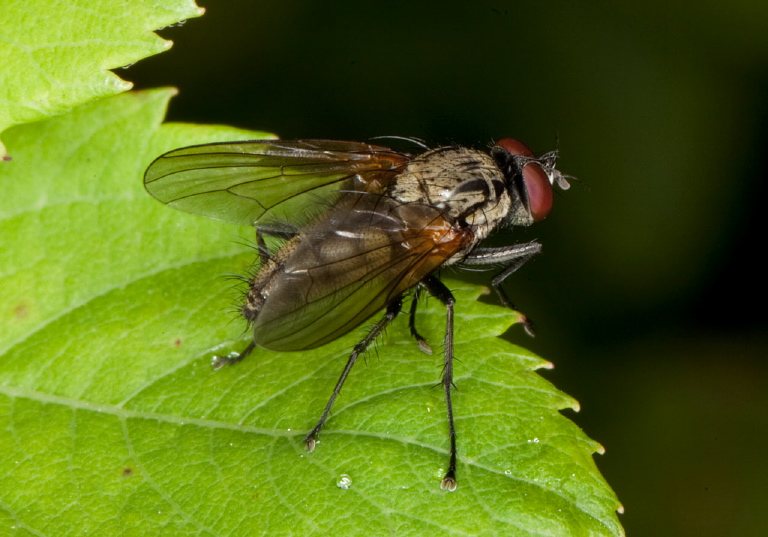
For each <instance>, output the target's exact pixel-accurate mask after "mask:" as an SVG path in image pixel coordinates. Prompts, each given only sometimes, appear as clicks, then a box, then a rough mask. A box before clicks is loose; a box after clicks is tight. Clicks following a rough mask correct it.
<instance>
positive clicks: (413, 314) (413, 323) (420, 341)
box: [408, 286, 432, 354]
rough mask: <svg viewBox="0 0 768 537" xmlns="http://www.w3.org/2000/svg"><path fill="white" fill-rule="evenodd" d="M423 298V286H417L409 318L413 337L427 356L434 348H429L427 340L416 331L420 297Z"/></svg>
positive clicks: (409, 326)
mask: <svg viewBox="0 0 768 537" xmlns="http://www.w3.org/2000/svg"><path fill="white" fill-rule="evenodd" d="M420 296H421V286H417V287H416V289H415V290H414V292H413V302H411V314H410V316H409V317H408V328H409V329H410V330H411V335H412V336H413V338H414V339H415V340H416V342H417V343H418V344H419V348H420V349H421V350H422V352H424V353H426V354H432V347H430V346H429V343H427V340H426V339H424V338H423V337H422V336H421V334H419V332H418V331H417V330H416V309H417V308H418V306H419V297H420Z"/></svg>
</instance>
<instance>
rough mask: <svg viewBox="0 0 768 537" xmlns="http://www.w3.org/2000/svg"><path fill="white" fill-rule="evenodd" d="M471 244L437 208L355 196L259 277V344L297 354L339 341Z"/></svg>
mask: <svg viewBox="0 0 768 537" xmlns="http://www.w3.org/2000/svg"><path fill="white" fill-rule="evenodd" d="M467 240H468V238H467V237H466V235H465V233H463V232H461V231H457V230H455V229H454V228H453V227H452V226H451V225H450V223H448V222H447V221H446V220H445V219H444V218H442V216H441V214H440V211H438V210H437V209H435V208H434V207H429V206H426V205H419V204H401V203H400V202H398V201H396V200H393V199H392V198H389V197H386V196H380V195H375V194H366V193H356V194H348V195H346V196H344V197H343V198H342V199H341V200H340V201H339V202H338V203H337V204H336V205H335V206H334V208H333V209H332V210H331V211H329V212H328V213H327V214H326V215H325V216H324V217H323V218H322V219H320V220H319V221H317V222H316V223H315V224H314V225H313V226H311V227H310V228H309V229H308V230H307V231H306V232H305V233H303V234H302V235H301V236H299V237H296V238H294V239H293V240H291V241H290V242H289V243H288V244H287V245H286V246H288V250H289V251H287V252H284V250H280V251H279V252H278V253H277V254H276V255H275V257H274V259H273V260H272V261H271V263H273V264H272V266H267V267H265V269H266V270H267V272H262V273H261V274H259V276H257V278H256V280H255V282H254V286H252V288H251V291H250V293H253V294H254V298H253V305H254V306H257V311H256V315H255V318H254V319H253V330H254V341H255V342H256V343H257V344H258V345H260V346H262V347H266V348H268V349H273V350H280V351H293V350H302V349H309V348H313V347H317V346H320V345H323V344H325V343H328V342H330V341H332V340H334V339H337V338H338V337H340V336H342V335H344V334H345V333H347V332H349V331H350V330H352V329H354V328H355V327H357V326H358V325H359V324H361V323H362V322H363V321H365V320H366V319H367V318H369V317H370V316H371V315H373V314H374V313H376V312H377V311H379V310H381V309H382V308H384V307H386V306H387V304H389V302H391V301H392V300H393V299H394V298H396V297H397V296H399V295H400V294H402V293H403V292H404V291H406V290H408V289H409V288H411V287H413V286H415V285H416V284H417V283H418V282H419V281H420V280H421V279H422V278H424V277H426V276H427V275H428V274H430V273H431V272H432V271H434V270H435V269H436V268H437V267H438V266H439V265H440V264H442V263H443V262H444V261H445V260H446V259H448V258H449V257H450V255H452V254H453V253H455V252H456V251H459V250H460V249H461V248H462V247H463V246H464V245H465V244H466V241H467ZM289 245H290V246H289ZM257 282H258V285H257ZM250 293H249V301H250V300H251V299H250ZM246 307H248V304H246Z"/></svg>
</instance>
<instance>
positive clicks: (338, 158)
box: [144, 140, 410, 225]
mask: <svg viewBox="0 0 768 537" xmlns="http://www.w3.org/2000/svg"><path fill="white" fill-rule="evenodd" d="M409 160H410V157H409V156H408V155H406V154H403V153H398V152H396V151H393V150H391V149H388V148H386V147H380V146H375V145H369V144H364V143H359V142H340V141H332V140H256V141H251V142H229V143H216V144H206V145H197V146H191V147H184V148H181V149H176V150H174V151H171V152H169V153H166V154H164V155H162V156H161V157H159V158H157V159H156V160H155V161H154V162H153V163H152V164H150V166H149V168H147V171H146V173H145V174H144V185H145V187H146V189H147V191H148V192H149V193H150V194H152V196H154V197H155V198H157V199H158V200H160V201H162V202H163V203H165V204H166V205H169V206H171V207H175V208H177V209H181V210H182V211H186V212H188V213H193V214H197V215H201V216H206V217H208V218H214V219H217V220H224V221H226V222H233V223H235V224H243V225H254V224H255V223H256V222H258V221H260V220H261V221H266V220H275V221H287V222H291V223H293V224H296V225H302V224H303V223H304V222H306V221H308V220H309V219H310V218H311V216H313V215H314V214H315V213H316V212H317V209H316V208H315V209H312V206H313V205H314V206H315V207H316V206H317V204H318V203H320V204H321V207H322V204H326V205H327V204H330V203H333V202H334V201H335V200H336V197H337V196H338V193H339V191H341V190H345V191H365V192H383V191H384V189H385V188H386V186H387V185H388V184H389V182H390V181H391V180H392V178H393V177H394V176H395V175H397V174H398V173H399V172H400V171H401V170H402V169H403V168H404V167H405V166H406V165H407V164H408V161H409Z"/></svg>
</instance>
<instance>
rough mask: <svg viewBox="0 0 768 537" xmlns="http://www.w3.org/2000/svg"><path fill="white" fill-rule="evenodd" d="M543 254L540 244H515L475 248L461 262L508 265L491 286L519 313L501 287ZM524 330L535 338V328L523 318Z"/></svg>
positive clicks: (474, 264)
mask: <svg viewBox="0 0 768 537" xmlns="http://www.w3.org/2000/svg"><path fill="white" fill-rule="evenodd" d="M539 252H541V244H540V243H538V242H535V241H534V242H529V243H527V244H514V245H512V246H501V247H498V248H475V249H474V250H472V252H471V253H470V254H469V255H468V256H467V257H466V258H465V259H464V260H463V261H462V262H461V265H462V266H467V267H481V266H487V265H500V264H502V265H506V266H505V267H504V269H503V270H502V271H501V272H500V273H498V274H497V275H496V276H494V277H493V279H492V280H491V286H492V287H493V289H494V291H496V295H497V296H498V297H499V300H500V301H501V303H502V304H503V305H504V306H506V307H508V308H509V309H512V310H515V311H517V308H515V305H514V304H513V303H512V301H511V300H510V299H509V297H508V296H507V293H506V292H505V291H504V289H503V288H502V287H501V284H502V282H503V281H504V280H506V279H507V277H509V276H510V275H511V274H512V273H513V272H515V271H516V270H517V269H519V268H520V267H522V266H523V265H525V264H526V263H527V262H528V260H530V259H531V258H532V257H533V256H535V255H536V254H538V253H539ZM523 328H524V329H525V331H526V332H527V333H528V335H529V336H531V337H533V335H534V333H533V327H532V326H531V322H530V321H529V320H528V319H526V318H525V316H523Z"/></svg>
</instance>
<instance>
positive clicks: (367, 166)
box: [144, 138, 568, 491]
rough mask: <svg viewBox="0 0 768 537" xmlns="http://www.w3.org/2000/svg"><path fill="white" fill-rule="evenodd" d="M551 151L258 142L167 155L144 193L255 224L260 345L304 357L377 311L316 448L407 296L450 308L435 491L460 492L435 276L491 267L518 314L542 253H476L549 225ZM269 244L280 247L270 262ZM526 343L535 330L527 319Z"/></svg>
mask: <svg viewBox="0 0 768 537" xmlns="http://www.w3.org/2000/svg"><path fill="white" fill-rule="evenodd" d="M556 158H557V153H556V152H551V153H547V154H545V155H542V156H541V157H536V156H534V154H533V152H532V151H531V150H530V149H529V148H528V147H527V146H526V145H525V144H523V143H521V142H519V141H517V140H513V139H511V138H503V139H501V140H499V141H497V142H496V143H495V144H494V145H493V146H492V147H491V148H490V150H489V151H479V150H475V149H469V148H465V147H459V146H447V147H438V148H436V149H430V150H428V151H426V152H424V153H421V154H418V155H411V154H408V153H402V152H398V151H395V150H392V149H390V148H387V147H383V146H378V145H371V144H367V143H360V142H343V141H330V140H294V141H291V140H257V141H250V142H230V143H214V144H205V145H198V146H192V147H186V148H181V149H176V150H174V151H171V152H169V153H166V154H164V155H162V156H161V157H159V158H158V159H156V160H155V161H154V162H153V163H152V164H151V165H150V166H149V168H148V169H147V171H146V174H145V176H144V184H145V186H146V189H147V190H148V191H149V193H150V194H151V195H152V196H154V197H155V198H157V199H158V200H160V201H161V202H163V203H165V204H166V205H169V206H171V207H175V208H177V209H181V210H182V211H186V212H189V213H193V214H198V215H202V216H206V217H209V218H214V219H218V220H224V221H227V222H233V223H236V224H241V225H249V226H254V227H255V228H256V238H257V242H258V246H259V248H258V250H259V258H260V262H261V265H260V268H259V271H258V273H257V274H256V275H255V276H254V277H253V278H252V279H251V280H250V281H249V287H248V292H247V294H246V300H245V304H244V305H243V306H242V314H243V316H244V317H245V319H246V320H247V321H248V323H249V324H250V326H251V328H252V330H253V341H252V342H251V343H250V344H249V345H248V347H246V349H245V350H244V351H243V352H242V353H240V355H239V356H236V357H234V358H223V359H219V361H218V363H217V365H218V366H221V365H222V364H224V363H231V362H235V361H239V360H242V359H243V358H245V357H246V356H248V354H250V353H251V352H252V351H253V349H254V348H255V347H256V346H257V345H258V346H260V347H265V348H267V349H272V350H276V351H300V350H305V349H311V348H314V347H318V346H320V345H324V344H326V343H328V342H330V341H333V340H335V339H337V338H338V337H340V336H342V335H344V334H346V333H347V332H349V331H350V330H352V329H354V328H355V327H357V326H358V325H360V324H361V323H363V322H364V321H365V320H366V319H368V318H370V317H371V316H373V315H374V314H376V313H377V312H379V311H381V310H384V311H385V313H384V316H383V317H382V318H381V319H379V320H378V321H377V322H376V324H375V325H374V326H373V327H372V328H371V330H370V331H369V332H368V334H367V335H366V336H365V338H363V340H362V341H360V342H359V343H358V344H357V345H355V347H354V349H353V350H352V353H351V354H350V356H349V359H348V360H347V363H346V366H345V367H344V370H343V372H342V373H341V376H340V377H339V380H338V382H337V383H336V386H335V387H334V389H333V393H332V394H331V397H330V399H329V400H328V403H327V405H326V406H325V409H324V410H323V413H322V415H321V416H320V419H319V420H318V422H317V424H316V425H315V427H314V429H312V431H310V433H309V434H308V435H307V436H306V438H305V439H304V442H305V445H306V448H307V450H309V451H312V450H313V449H314V447H315V443H316V441H317V437H318V435H319V433H320V430H321V429H322V427H323V425H324V424H325V422H326V420H327V419H328V417H329V415H330V412H331V407H332V406H333V403H334V401H335V399H336V397H337V396H338V394H339V392H340V391H341V387H342V385H343V384H344V380H345V379H346V378H347V376H348V375H349V372H350V371H351V369H352V366H353V365H354V364H355V361H356V360H357V358H358V356H360V354H362V353H363V352H365V350H366V349H367V348H368V346H369V345H370V344H371V343H373V342H374V340H376V338H377V337H378V336H379V334H381V332H382V331H383V330H384V329H385V328H386V326H387V325H388V324H389V323H390V322H392V320H393V319H394V318H395V317H396V316H397V315H398V314H399V313H400V311H401V309H402V305H403V300H404V296H405V295H406V294H408V293H413V294H414V295H415V296H414V299H413V302H412V304H411V309H410V319H409V328H410V332H411V334H412V336H413V337H414V338H415V339H416V341H417V342H418V344H419V347H420V348H421V349H422V350H423V351H425V352H431V349H430V347H429V345H428V344H427V342H426V341H425V340H424V338H423V337H422V336H421V335H420V334H419V333H418V331H417V330H416V326H415V322H414V318H415V313H416V306H417V297H418V295H419V293H420V292H422V291H427V292H428V293H430V294H431V295H433V296H434V297H436V298H437V299H438V300H439V301H440V302H441V303H443V305H444V306H445V308H446V331H445V340H444V368H443V375H442V382H441V384H442V386H443V389H444V391H445V399H446V405H447V411H448V430H449V440H450V460H449V464H448V471H447V472H446V474H445V477H444V478H443V480H442V482H441V487H442V488H443V489H447V490H451V491H452V490H455V489H456V429H455V427H454V421H453V407H452V403H451V388H452V386H453V337H454V333H453V318H454V302H455V300H454V297H453V295H452V294H451V291H450V290H449V289H448V288H447V287H446V286H445V285H444V284H443V283H442V282H441V281H440V280H439V279H438V277H437V276H436V275H435V272H436V271H437V270H438V269H439V268H441V267H446V266H457V267H483V266H499V267H503V268H502V269H501V271H500V272H499V273H498V274H497V275H496V276H495V277H494V278H493V279H492V280H491V285H492V286H493V288H494V290H495V291H496V293H497V295H498V296H499V299H500V300H501V302H502V304H504V305H505V306H507V307H509V308H514V306H513V305H512V302H511V301H510V300H509V298H508V297H507V295H506V293H505V292H504V290H503V289H502V287H501V283H502V282H503V281H504V280H505V279H506V278H507V277H508V276H509V275H511V274H512V273H513V272H515V271H516V270H517V269H518V268H520V267H521V266H522V265H523V264H525V263H526V262H527V261H528V260H529V259H530V258H531V257H533V256H534V255H535V254H537V253H539V251H540V250H541V244H540V243H538V242H529V243H525V244H514V245H509V246H501V247H484V246H482V245H481V242H482V241H483V240H484V239H485V238H486V237H488V236H489V235H490V234H491V233H492V232H494V231H495V230H498V229H503V228H506V227H511V226H528V225H530V224H532V223H534V222H536V221H539V220H542V219H543V218H544V217H546V216H547V214H548V213H549V211H550V209H551V207H552V198H553V190H552V186H553V185H554V184H555V183H557V184H558V186H559V187H560V188H562V189H567V188H568V182H567V179H566V177H567V176H565V175H563V174H561V173H560V172H559V171H558V170H557V169H556V168H555V163H556ZM265 237H276V238H279V239H283V240H284V243H283V245H282V246H281V247H280V248H278V249H277V250H276V251H270V250H269V249H268V248H267V246H266V242H265V240H264V238H265ZM524 326H525V328H526V330H527V331H528V332H529V333H530V332H531V329H530V325H529V323H528V322H527V321H525V322H524Z"/></svg>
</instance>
